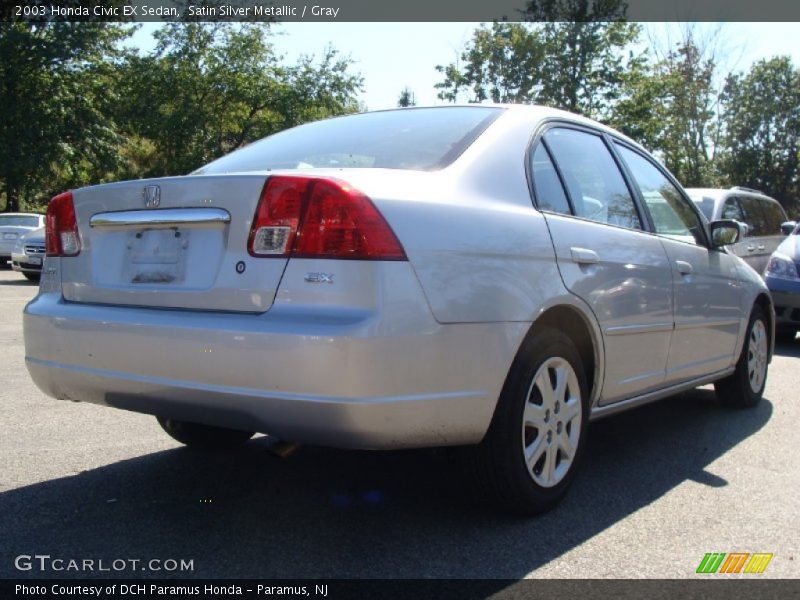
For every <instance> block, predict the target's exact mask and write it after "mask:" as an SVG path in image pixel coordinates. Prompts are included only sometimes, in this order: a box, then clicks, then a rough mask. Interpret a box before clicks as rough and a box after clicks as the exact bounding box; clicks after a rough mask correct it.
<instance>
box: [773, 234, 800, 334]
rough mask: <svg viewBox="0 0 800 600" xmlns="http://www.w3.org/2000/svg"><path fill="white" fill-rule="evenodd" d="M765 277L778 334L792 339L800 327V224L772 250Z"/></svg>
mask: <svg viewBox="0 0 800 600" xmlns="http://www.w3.org/2000/svg"><path fill="white" fill-rule="evenodd" d="M764 280H765V281H766V282H767V287H768V288H769V291H770V292H772V300H773V302H774V303H775V337H776V339H778V340H779V341H783V342H790V341H792V340H794V339H795V337H796V336H797V332H798V331H800V225H796V226H795V228H794V231H793V232H792V234H791V235H789V236H788V237H787V238H786V239H785V240H783V242H781V245H780V246H778V249H777V250H776V251H775V252H773V253H772V256H771V257H770V259H769V264H768V265H767V269H766V271H765V272H764Z"/></svg>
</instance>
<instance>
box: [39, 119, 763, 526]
mask: <svg viewBox="0 0 800 600" xmlns="http://www.w3.org/2000/svg"><path fill="white" fill-rule="evenodd" d="M739 227H740V226H739V225H738V224H737V223H735V222H733V221H718V222H713V223H710V224H708V223H707V222H706V221H705V220H704V219H702V218H701V216H700V213H699V212H698V210H697V208H696V207H695V206H694V204H693V203H692V202H691V201H690V200H689V198H688V197H687V196H686V194H685V192H684V191H683V189H682V188H681V187H680V185H679V184H678V183H677V182H676V181H675V179H674V178H673V177H672V176H671V175H670V174H669V173H668V172H667V171H666V170H665V169H664V168H663V167H662V166H660V165H659V164H658V163H657V162H656V161H655V160H653V158H651V156H650V155H649V154H648V153H647V152H645V151H644V150H643V149H642V148H641V147H640V146H638V145H637V144H636V143H634V142H632V141H631V140H629V139H627V138H625V137H623V136H622V135H620V134H618V133H616V132H614V131H613V130H611V129H608V128H607V127H604V126H602V125H599V124H597V123H595V122H593V121H590V120H588V119H584V118H581V117H577V116H575V115H572V114H569V113H565V112H560V111H557V110H553V109H549V108H543V107H536V106H501V105H475V106H450V107H439V108H412V109H405V110H390V111H384V112H374V113H365V114H358V115H352V116H345V117H339V118H334V119H329V120H325V121H319V122H315V123H311V124H307V125H303V126H300V127H296V128H294V129H290V130H287V131H284V132H282V133H279V134H276V135H273V136H271V137H268V138H266V139H263V140H261V141H259V142H256V143H253V144H251V145H249V146H247V147H245V148H243V149H241V150H238V151H236V152H233V153H232V154H229V155H227V156H224V157H222V158H220V159H218V160H216V161H214V162H212V163H210V164H208V165H206V166H205V167H202V168H201V169H199V170H197V171H195V172H194V173H192V174H191V175H188V176H183V177H169V178H163V179H152V180H147V181H129V182H123V183H115V184H109V185H99V186H95V187H88V188H84V189H80V190H75V191H72V192H67V193H64V194H61V195H59V196H56V197H55V198H53V200H52V201H51V202H50V205H49V208H48V212H47V240H46V242H47V258H46V262H45V267H44V270H43V274H42V281H41V288H40V292H39V295H38V296H37V297H36V298H35V299H34V300H33V301H32V302H31V303H30V304H28V306H27V307H26V309H25V317H24V327H25V347H26V360H27V366H28V369H29V371H30V373H31V376H32V377H33V380H34V381H35V382H36V384H37V385H38V386H39V387H40V388H41V389H42V390H43V391H44V392H45V393H47V394H49V395H51V396H53V397H55V398H58V399H64V400H78V401H85V402H94V403H97V404H104V405H108V406H112V407H116V408H122V409H126V410H132V411H138V412H143V413H148V414H152V415H155V416H156V417H157V418H158V420H159V422H160V423H161V425H162V426H163V427H164V429H165V430H166V431H167V432H168V433H169V434H170V435H172V436H173V437H174V438H176V439H177V440H179V441H181V442H183V443H186V444H189V445H205V446H224V445H230V444H235V443H240V442H243V441H244V440H247V439H249V438H250V437H251V436H252V435H253V433H252V432H265V433H269V434H272V435H274V436H276V437H277V438H279V439H283V440H289V441H294V442H305V443H314V444H321V445H329V446H338V447H347V448H367V449H369V448H373V449H380V448H408V447H426V446H447V445H473V449H472V450H471V451H470V452H468V454H472V455H473V461H474V466H475V469H474V470H475V472H476V473H477V474H478V475H479V477H480V478H481V480H482V481H483V482H484V483H485V489H487V490H488V492H489V496H490V497H492V498H494V499H495V500H496V501H497V502H498V503H499V504H501V505H502V506H505V507H507V508H511V509H513V510H516V511H518V512H529V513H532V512H540V511H542V510H545V509H547V508H549V507H551V506H553V505H554V504H555V503H556V502H557V501H558V500H559V499H560V498H561V497H562V496H563V494H564V492H565V491H566V489H567V487H568V486H569V485H570V482H571V481H572V479H573V477H574V474H575V470H576V467H577V465H578V463H579V460H580V457H581V453H582V452H583V450H584V448H585V446H586V431H587V426H588V424H589V421H590V420H592V419H595V418H598V417H601V416H604V415H609V414H611V413H614V412H617V411H621V410H624V409H628V408H632V407H634V406H638V405H640V404H643V403H646V402H649V401H652V400H656V399H658V398H661V397H664V396H667V395H670V394H674V393H676V392H680V391H681V390H686V389H689V388H693V387H695V386H698V385H701V384H706V383H709V382H715V384H716V390H717V393H718V395H719V398H720V400H721V401H722V402H723V403H727V404H731V405H735V406H752V405H754V404H756V403H757V402H758V401H759V399H760V397H761V395H762V392H763V390H764V385H765V380H766V376H767V365H768V362H769V361H770V358H771V354H772V344H773V341H772V338H773V329H774V326H773V308H772V304H771V300H770V295H769V292H768V291H767V289H766V287H765V285H764V283H763V281H762V280H761V278H760V277H759V276H758V275H757V274H756V273H755V271H753V270H752V269H751V268H750V267H748V266H747V265H745V264H744V263H743V262H742V261H741V260H740V259H739V258H737V257H736V256H734V255H733V254H732V253H729V252H728V251H726V249H725V246H726V245H730V244H732V243H735V242H736V240H737V238H738V236H739V235H740V229H739Z"/></svg>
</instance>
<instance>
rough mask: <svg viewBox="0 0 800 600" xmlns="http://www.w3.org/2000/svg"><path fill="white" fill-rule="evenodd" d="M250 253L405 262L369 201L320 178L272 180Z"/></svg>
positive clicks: (255, 224) (261, 204)
mask: <svg viewBox="0 0 800 600" xmlns="http://www.w3.org/2000/svg"><path fill="white" fill-rule="evenodd" d="M248 251H249V252H250V254H251V255H253V256H262V257H268V256H274V257H284V258H286V257H290V256H292V257H297V258H340V259H342V258H343V259H353V260H406V254H405V251H404V250H403V247H402V246H401V245H400V242H399V241H398V239H397V237H396V236H395V235H394V232H393V231H392V229H391V228H390V227H389V224H388V223H387V222H386V220H385V219H384V218H383V216H382V215H381V214H380V213H379V212H378V209H377V208H375V205H374V204H373V203H372V202H371V201H370V199H369V198H367V197H366V196H365V195H364V194H362V193H361V192H359V191H357V190H355V189H353V188H352V187H350V186H348V185H347V184H346V183H344V182H342V181H338V180H336V179H328V178H317V177H294V176H277V177H270V178H269V179H268V180H267V183H266V185H265V186H264V191H263V192H262V193H261V200H260V201H259V204H258V208H257V209H256V214H255V217H254V219H253V226H252V228H251V229H250V238H249V240H248Z"/></svg>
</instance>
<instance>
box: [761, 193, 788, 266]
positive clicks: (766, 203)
mask: <svg viewBox="0 0 800 600" xmlns="http://www.w3.org/2000/svg"><path fill="white" fill-rule="evenodd" d="M756 200H758V202H759V204H760V206H761V212H762V213H763V215H764V221H765V224H766V231H765V232H764V235H763V236H762V237H761V238H760V239H759V240H758V244H757V246H758V247H759V267H760V270H758V274H759V275H761V276H763V275H764V271H765V270H766V269H767V264H768V263H769V259H770V257H771V256H772V253H773V252H775V250H777V249H778V246H780V245H781V242H783V240H784V239H785V238H786V236H785V235H783V232H782V231H781V225H782V224H783V223H784V222H786V221H788V220H789V217H787V216H786V213H785V212H784V211H783V208H782V207H781V205H780V204H778V202H777V201H775V200H772V199H770V198H763V197H762V198H756ZM762 246H763V248H761V247H762Z"/></svg>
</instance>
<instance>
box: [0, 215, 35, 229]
mask: <svg viewBox="0 0 800 600" xmlns="http://www.w3.org/2000/svg"><path fill="white" fill-rule="evenodd" d="M5 226H10V227H37V228H38V227H39V217H24V216H19V215H8V216H4V215H0V227H5Z"/></svg>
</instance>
